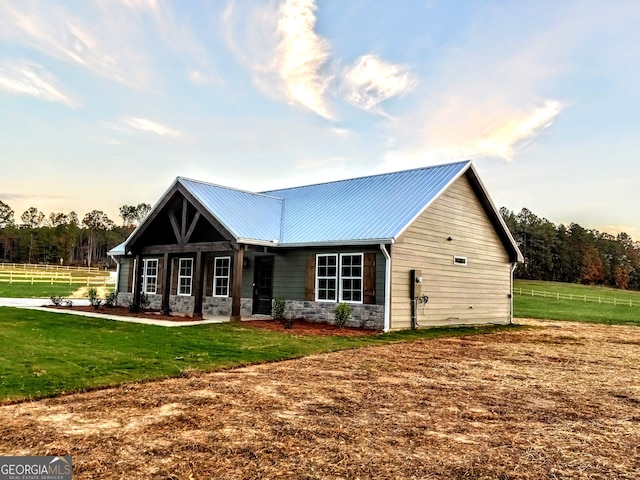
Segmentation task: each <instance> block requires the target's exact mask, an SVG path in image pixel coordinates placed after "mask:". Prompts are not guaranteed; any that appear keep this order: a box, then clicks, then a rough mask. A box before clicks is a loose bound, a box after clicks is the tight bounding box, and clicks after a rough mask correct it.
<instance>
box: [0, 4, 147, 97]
mask: <svg viewBox="0 0 640 480" xmlns="http://www.w3.org/2000/svg"><path fill="white" fill-rule="evenodd" d="M96 17H97V19H96V20H97V21H94V22H90V21H87V20H84V19H81V18H79V17H78V16H77V15H75V14H74V12H73V11H72V10H71V9H68V8H64V7H61V6H58V5H55V4H53V3H42V2H32V1H29V0H25V1H24V2H19V3H12V2H2V1H0V38H3V39H5V40H8V41H11V42H14V43H17V44H20V45H24V46H27V47H30V48H33V49H36V50H38V51H40V52H42V53H44V54H45V55H47V56H50V57H53V58H58V59H62V60H65V61H69V62H72V63H75V64H77V65H80V66H82V67H83V68H86V69H88V70H90V71H92V72H94V73H96V74H98V75H101V76H103V77H106V78H109V79H112V80H115V81H117V82H120V83H123V84H127V85H129V86H139V85H140V84H141V83H143V84H146V83H147V81H148V79H149V78H148V76H147V73H146V71H145V69H144V64H145V62H144V61H143V60H142V59H141V57H140V56H139V55H138V54H137V53H135V52H137V49H132V48H130V45H131V44H130V43H128V40H130V35H129V34H128V32H127V31H125V30H127V29H126V28H124V29H123V28H122V27H123V26H122V25H119V24H118V23H117V21H115V20H111V18H112V16H110V15H96ZM128 31H131V29H129V30H128ZM134 31H135V30H134Z"/></svg>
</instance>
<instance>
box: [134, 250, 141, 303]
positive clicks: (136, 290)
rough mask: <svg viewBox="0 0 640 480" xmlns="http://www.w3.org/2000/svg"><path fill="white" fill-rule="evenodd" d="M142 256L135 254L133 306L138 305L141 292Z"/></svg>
mask: <svg viewBox="0 0 640 480" xmlns="http://www.w3.org/2000/svg"><path fill="white" fill-rule="evenodd" d="M142 269H143V267H142V255H140V254H139V253H138V254H136V270H135V272H133V304H134V305H136V306H139V305H140V293H141V291H142Z"/></svg>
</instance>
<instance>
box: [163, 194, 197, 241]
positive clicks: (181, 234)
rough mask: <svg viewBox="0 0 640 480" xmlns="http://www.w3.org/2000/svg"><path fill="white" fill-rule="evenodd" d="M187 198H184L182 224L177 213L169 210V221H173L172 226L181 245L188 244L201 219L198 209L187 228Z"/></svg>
mask: <svg viewBox="0 0 640 480" xmlns="http://www.w3.org/2000/svg"><path fill="white" fill-rule="evenodd" d="M187 205H188V202H187V199H186V198H184V197H183V198H182V219H181V222H180V224H179V225H178V219H177V218H176V214H175V212H174V211H173V210H169V221H170V222H171V228H172V229H173V233H174V235H175V236H176V239H177V240H178V244H179V245H186V244H187V243H189V239H190V238H191V235H193V231H194V230H195V228H196V225H197V223H198V220H200V217H201V213H200V212H199V211H196V214H195V216H194V217H193V219H192V220H191V223H190V224H189V227H188V228H187Z"/></svg>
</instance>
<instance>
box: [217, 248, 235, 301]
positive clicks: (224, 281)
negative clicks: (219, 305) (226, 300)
mask: <svg viewBox="0 0 640 480" xmlns="http://www.w3.org/2000/svg"><path fill="white" fill-rule="evenodd" d="M230 272H231V257H216V258H215V260H214V263H213V296H214V297H228V296H229V274H230Z"/></svg>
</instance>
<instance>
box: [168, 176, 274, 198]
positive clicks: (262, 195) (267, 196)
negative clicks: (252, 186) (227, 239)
mask: <svg viewBox="0 0 640 480" xmlns="http://www.w3.org/2000/svg"><path fill="white" fill-rule="evenodd" d="M177 180H178V181H179V182H181V183H182V182H184V181H187V182H192V183H199V184H201V185H206V186H208V187H218V188H224V189H225V190H233V191H234V192H239V193H247V194H249V195H256V196H258V197H265V198H271V199H274V200H283V198H281V197H276V196H275V195H268V194H266V193H264V192H253V191H251V190H246V189H244V188H237V187H230V186H228V185H221V184H219V183H213V182H205V181H204V180H196V179H194V178H187V177H182V176H178V177H177ZM267 191H268V190H267Z"/></svg>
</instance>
